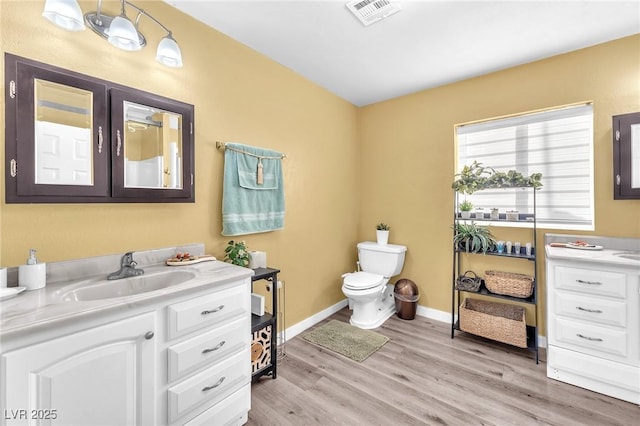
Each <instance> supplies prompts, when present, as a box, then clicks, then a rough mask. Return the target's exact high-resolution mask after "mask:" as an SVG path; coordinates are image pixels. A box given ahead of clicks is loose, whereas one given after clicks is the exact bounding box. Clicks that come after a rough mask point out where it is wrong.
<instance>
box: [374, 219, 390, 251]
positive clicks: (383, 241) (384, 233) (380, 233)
mask: <svg viewBox="0 0 640 426" xmlns="http://www.w3.org/2000/svg"><path fill="white" fill-rule="evenodd" d="M390 229H391V227H390V226H389V225H387V224H386V223H382V222H380V223H379V224H377V225H376V241H377V243H378V244H380V245H382V246H386V245H387V244H388V243H389V230H390Z"/></svg>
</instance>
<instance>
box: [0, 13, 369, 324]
mask: <svg viewBox="0 0 640 426" xmlns="http://www.w3.org/2000/svg"><path fill="white" fill-rule="evenodd" d="M104 3H105V10H107V11H111V13H112V14H117V11H118V4H119V2H114V1H106V2H104ZM43 5H44V1H20V2H17V1H0V19H1V21H0V31H1V33H0V40H1V43H2V52H3V54H4V52H10V53H13V54H16V55H20V56H23V57H27V58H31V59H34V60H37V61H41V62H46V63H50V64H53V65H55V66H59V67H62V68H66V69H70V70H74V71H77V72H80V73H84V74H88V75H92V76H95V77H98V78H102V79H106V80H111V81H114V82H116V83H119V84H124V85H127V86H131V87H136V88H140V89H142V90H145V91H148V92H154V93H157V94H159V95H162V96H166V97H169V98H174V99H178V100H180V101H183V102H188V103H191V104H194V105H195V113H196V117H195V131H196V134H195V141H196V146H195V156H196V163H195V178H196V179H195V185H196V203H195V204H159V205H158V204H132V205H127V204H107V205H101V204H80V205H73V204H66V205H46V204H34V205H17V204H10V205H7V204H5V203H4V167H3V168H2V177H0V179H2V181H0V187H1V188H2V196H1V198H2V204H1V205H0V207H1V210H0V234H1V235H0V239H1V244H0V264H1V265H2V266H16V265H18V264H21V263H24V261H25V259H26V257H27V254H28V249H29V248H30V247H33V248H36V249H37V250H38V258H39V259H40V260H42V261H47V262H52V261H59V260H64V259H73V258H82V257H89V256H98V255H104V254H112V253H123V252H125V251H126V250H144V249H150V248H156V247H167V246H174V245H180V244H185V243H191V242H204V243H205V246H206V251H207V252H208V253H211V254H214V255H215V256H217V257H220V258H221V257H222V256H223V250H224V247H225V246H226V243H227V241H229V239H230V238H228V237H223V236H221V235H220V232H221V230H222V226H221V203H222V192H221V190H222V170H223V159H224V154H223V153H222V152H221V151H218V150H217V149H216V147H215V142H216V141H235V142H242V143H247V144H251V145H255V146H262V147H267V148H271V149H275V150H278V151H280V152H284V153H286V154H287V158H286V159H285V160H284V163H283V170H284V175H285V197H286V211H287V213H286V219H285V229H284V230H283V231H276V232H271V233H265V234H257V235H247V236H243V237H240V239H244V240H245V241H246V242H247V244H248V246H249V249H252V250H264V251H266V252H267V256H268V263H269V265H272V266H275V267H279V268H280V269H281V270H282V279H283V280H285V286H286V288H287V302H288V303H287V317H286V318H287V323H288V324H294V323H296V322H298V321H301V320H303V319H304V318H307V317H309V316H311V315H313V314H314V313H317V312H318V311H320V310H322V309H324V308H326V307H327V306H330V305H333V304H334V303H336V302H337V301H339V300H341V299H342V298H343V296H342V293H341V291H340V285H341V278H340V275H341V274H342V273H344V272H346V271H349V270H353V269H354V264H355V263H354V262H355V244H356V242H357V240H358V218H359V211H360V207H359V200H358V198H357V197H358V193H359V192H358V186H359V185H358V183H359V164H360V160H359V151H360V150H359V145H358V129H357V126H358V120H357V113H358V111H357V108H356V107H354V106H353V105H351V104H350V103H348V102H345V101H344V100H342V99H340V98H338V97H336V96H334V95H332V94H330V93H328V92H327V91H325V90H324V89H322V88H320V87H318V86H317V85H315V84H313V83H311V82H309V81H308V80H306V79H304V78H302V77H301V76H299V75H297V74H295V73H294V72H292V71H291V70H289V69H287V68H285V67H283V66H280V65H278V64H276V63H275V62H273V61H271V60H269V59H267V58H266V57H264V56H262V55H260V54H258V53H256V52H254V51H252V50H250V49H249V48H247V47H245V46H243V45H241V44H239V43H237V42H235V41H233V40H231V39H230V38H228V37H226V36H224V35H222V34H220V33H218V32H216V31H214V30H212V29H210V28H208V27H206V26H205V25H202V24H200V23H199V22H197V21H195V20H194V19H192V18H190V17H188V16H186V15H184V14H182V13H180V12H177V11H176V10H175V9H173V8H171V7H170V6H168V5H167V4H166V3H164V2H160V1H157V2H155V1H154V2H144V8H145V10H147V11H148V12H149V13H151V14H152V15H153V16H154V17H156V18H157V19H159V20H160V21H161V22H163V23H166V24H168V25H170V27H171V29H172V31H173V34H174V37H175V38H176V40H178V42H179V44H180V47H181V49H182V54H183V58H184V63H185V66H184V68H182V69H178V70H174V69H170V68H167V67H165V66H162V65H160V64H158V63H156V62H155V60H154V57H155V45H156V43H157V42H158V41H159V40H160V37H161V36H162V34H161V33H160V32H159V31H158V30H159V27H157V26H155V25H154V24H152V23H151V21H149V20H147V19H145V18H142V21H141V30H142V32H143V33H144V34H145V35H146V36H147V38H148V39H149V41H150V42H149V45H148V46H147V47H146V48H145V49H143V50H142V51H140V52H135V53H133V52H124V51H121V50H118V49H116V48H114V47H112V46H111V45H109V44H108V43H107V42H106V41H105V40H103V39H101V38H99V36H97V35H96V34H94V33H93V32H92V31H91V30H90V29H87V30H85V31H84V32H82V33H72V32H67V31H64V30H62V29H60V28H58V27H56V26H54V25H52V24H51V23H49V22H48V21H46V20H45V19H43V18H42V17H41V14H42V9H43ZM95 5H96V2H95V1H88V2H81V7H82V9H83V11H85V12H86V11H89V10H95ZM114 12H115V13H114ZM2 61H3V63H2V70H4V56H3V58H2ZM3 73H4V71H3ZM3 80H4V79H3ZM2 96H3V99H4V86H3V89H2ZM2 104H3V110H2V111H1V114H0V116H1V117H3V118H4V102H2ZM2 121H3V122H4V119H3V120H2ZM2 141H3V143H2V147H1V149H0V151H1V153H0V158H1V159H3V163H2V164H6V162H5V161H4V132H2ZM117 266H118V265H114V268H117Z"/></svg>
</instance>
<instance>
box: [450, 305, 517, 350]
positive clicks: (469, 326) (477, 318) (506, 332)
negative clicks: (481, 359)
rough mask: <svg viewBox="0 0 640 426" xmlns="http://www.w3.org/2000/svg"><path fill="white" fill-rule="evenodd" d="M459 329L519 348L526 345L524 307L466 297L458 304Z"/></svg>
mask: <svg viewBox="0 0 640 426" xmlns="http://www.w3.org/2000/svg"><path fill="white" fill-rule="evenodd" d="M460 330H462V331H466V332H467V333H472V334H475V335H476V336H481V337H486V338H487V339H491V340H496V341H498V342H502V343H508V344H510V345H513V346H517V347H519V348H526V347H527V323H526V322H525V315H524V308H523V307H521V306H514V305H508V304H505V303H495V302H488V301H486V300H480V299H471V298H469V297H467V298H466V299H464V301H463V302H462V305H460Z"/></svg>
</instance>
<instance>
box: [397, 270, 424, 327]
mask: <svg viewBox="0 0 640 426" xmlns="http://www.w3.org/2000/svg"><path fill="white" fill-rule="evenodd" d="M393 295H394V296H395V299H396V313H397V314H398V317H400V318H401V319H403V320H412V319H414V318H415V317H416V307H417V305H418V299H419V298H420V294H419V293H418V286H417V285H416V283H414V282H413V281H411V280H409V279H406V278H402V279H400V280H398V282H397V283H396V285H395V287H394V288H393Z"/></svg>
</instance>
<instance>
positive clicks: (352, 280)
mask: <svg viewBox="0 0 640 426" xmlns="http://www.w3.org/2000/svg"><path fill="white" fill-rule="evenodd" d="M383 279H384V277H383V276H382V275H378V274H372V273H371V272H362V271H361V272H354V273H352V274H349V275H347V276H346V277H344V286H345V287H347V288H349V289H352V290H367V289H370V288H373V287H377V286H379V285H380V283H381V282H382V281H383Z"/></svg>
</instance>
